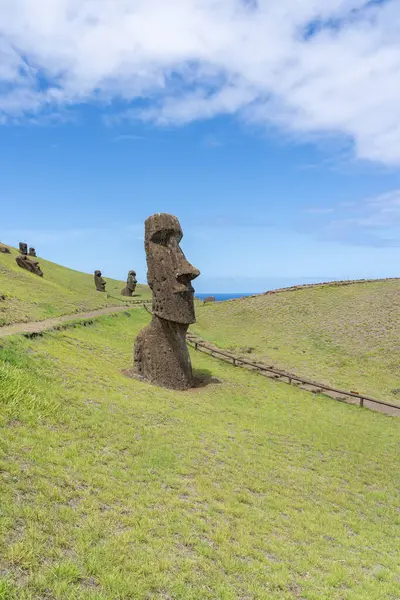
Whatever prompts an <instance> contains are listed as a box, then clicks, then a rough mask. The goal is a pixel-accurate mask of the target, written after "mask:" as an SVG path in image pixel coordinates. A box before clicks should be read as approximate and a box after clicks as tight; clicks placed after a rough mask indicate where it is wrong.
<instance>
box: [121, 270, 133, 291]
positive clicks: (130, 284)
mask: <svg viewBox="0 0 400 600" xmlns="http://www.w3.org/2000/svg"><path fill="white" fill-rule="evenodd" d="M136 284H137V280H136V272H135V271H129V273H128V279H127V280H126V287H124V289H123V290H122V291H121V294H122V296H133V294H134V293H135V290H136Z"/></svg>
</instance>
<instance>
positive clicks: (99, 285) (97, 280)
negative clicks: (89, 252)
mask: <svg viewBox="0 0 400 600" xmlns="http://www.w3.org/2000/svg"><path fill="white" fill-rule="evenodd" d="M94 284H95V286H96V290H97V291H98V292H105V291H106V282H105V281H104V279H103V278H102V276H101V271H95V272H94Z"/></svg>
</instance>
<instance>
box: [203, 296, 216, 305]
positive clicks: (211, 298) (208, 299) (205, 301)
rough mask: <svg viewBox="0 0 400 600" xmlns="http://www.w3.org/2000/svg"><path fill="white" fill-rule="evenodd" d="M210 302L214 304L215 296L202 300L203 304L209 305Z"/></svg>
mask: <svg viewBox="0 0 400 600" xmlns="http://www.w3.org/2000/svg"><path fill="white" fill-rule="evenodd" d="M210 302H216V300H215V296H207V298H204V300H203V304H210Z"/></svg>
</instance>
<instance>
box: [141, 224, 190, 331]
mask: <svg viewBox="0 0 400 600" xmlns="http://www.w3.org/2000/svg"><path fill="white" fill-rule="evenodd" d="M182 237H183V232H182V228H181V226H180V223H179V221H178V219H177V218H176V217H174V216H173V215H168V214H166V213H157V214H155V215H152V216H151V217H149V218H148V219H147V220H146V222H145V250H146V258H147V268H148V271H147V281H148V284H149V286H150V288H151V290H152V292H153V314H155V315H157V316H158V317H160V318H162V319H165V320H166V321H174V322H175V323H182V324H187V325H189V324H190V323H194V322H195V320H196V319H195V315H194V301H193V295H194V289H193V287H192V285H191V281H192V280H193V279H195V278H196V277H198V276H199V275H200V271H199V270H198V269H196V268H195V267H193V265H191V264H190V262H188V261H187V260H186V257H185V255H184V254H183V252H182V250H181V247H180V245H179V244H180V241H181V239H182Z"/></svg>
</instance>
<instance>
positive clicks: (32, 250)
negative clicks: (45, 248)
mask: <svg viewBox="0 0 400 600" xmlns="http://www.w3.org/2000/svg"><path fill="white" fill-rule="evenodd" d="M29 256H35V257H36V250H35V248H29Z"/></svg>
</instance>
